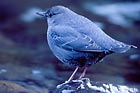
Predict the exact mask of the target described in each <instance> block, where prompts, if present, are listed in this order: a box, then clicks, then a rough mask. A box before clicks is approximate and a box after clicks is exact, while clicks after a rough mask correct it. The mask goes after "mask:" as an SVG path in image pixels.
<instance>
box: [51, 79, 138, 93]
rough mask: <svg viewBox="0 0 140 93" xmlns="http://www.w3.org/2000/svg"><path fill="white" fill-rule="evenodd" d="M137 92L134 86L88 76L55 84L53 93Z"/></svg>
mask: <svg viewBox="0 0 140 93" xmlns="http://www.w3.org/2000/svg"><path fill="white" fill-rule="evenodd" d="M98 92H99V93H139V89H138V88H136V87H129V86H126V85H115V84H106V83H99V82H93V81H90V80H89V79H88V78H83V79H80V80H72V81H71V82H68V83H67V82H66V83H63V84H60V85H58V86H57V89H56V90H55V92H54V93H98Z"/></svg>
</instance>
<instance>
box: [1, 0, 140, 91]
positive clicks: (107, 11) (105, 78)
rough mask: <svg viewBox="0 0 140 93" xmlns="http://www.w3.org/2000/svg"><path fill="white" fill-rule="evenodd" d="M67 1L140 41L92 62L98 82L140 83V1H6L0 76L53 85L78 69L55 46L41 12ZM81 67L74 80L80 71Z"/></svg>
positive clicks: (118, 34)
mask: <svg viewBox="0 0 140 93" xmlns="http://www.w3.org/2000/svg"><path fill="white" fill-rule="evenodd" d="M55 5H63V6H66V7H68V8H70V9H71V10H73V11H75V12H76V13H78V14H80V15H83V16H86V17H87V18H89V19H90V20H92V21H93V22H95V23H96V24H97V25H98V26H99V27H101V28H102V29H103V30H104V31H105V32H106V33H107V34H108V35H110V36H111V37H113V38H115V39H117V40H120V41H122V42H125V43H127V44H133V45H136V46H137V47H138V48H137V49H131V50H129V51H128V52H126V53H124V54H112V55H110V56H107V57H106V58H105V59H104V61H103V62H101V63H98V64H96V65H93V66H92V67H90V68H89V69H88V71H87V74H86V77H88V78H90V79H91V80H92V81H95V82H104V83H112V84H128V85H136V86H138V85H139V84H140V49H139V48H140V0H3V1H2V2H1V3H0V80H7V81H13V82H17V83H19V84H22V85H26V86H28V85H31V86H36V87H44V88H47V89H49V90H52V89H54V88H55V87H56V85H58V84H60V83H63V82H64V81H65V80H67V79H68V78H69V76H70V75H71V73H72V72H73V71H74V69H75V68H74V67H68V66H65V65H64V64H63V63H61V62H60V61H59V60H58V59H57V58H56V57H55V56H54V55H53V54H52V52H51V51H50V49H49V47H48V44H47V39H46V32H47V22H46V20H45V19H44V18H41V17H40V16H38V15H36V12H38V11H46V10H47V9H48V8H50V7H52V6H55ZM82 71H83V69H82V68H81V69H80V70H79V71H78V73H77V74H76V76H75V79H76V78H78V76H79V75H80V74H81V72H82Z"/></svg>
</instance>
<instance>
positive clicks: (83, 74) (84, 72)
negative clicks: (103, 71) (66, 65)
mask: <svg viewBox="0 0 140 93" xmlns="http://www.w3.org/2000/svg"><path fill="white" fill-rule="evenodd" d="M86 71H87V67H85V69H84V71H83V73H82V74H81V76H80V77H79V79H82V78H83V77H84V76H85V74H86Z"/></svg>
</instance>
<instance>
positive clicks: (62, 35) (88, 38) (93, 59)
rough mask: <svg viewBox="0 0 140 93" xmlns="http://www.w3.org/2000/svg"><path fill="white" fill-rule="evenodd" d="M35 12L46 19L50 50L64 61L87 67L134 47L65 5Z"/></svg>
mask: <svg viewBox="0 0 140 93" xmlns="http://www.w3.org/2000/svg"><path fill="white" fill-rule="evenodd" d="M38 14H39V15H42V16H45V17H46V18H47V22H48V31H47V40H48V44H49V47H50V49H51V50H52V52H53V53H54V55H55V56H56V57H57V58H58V59H59V60H61V61H62V62H63V63H65V64H69V65H74V66H80V67H83V66H90V65H91V64H93V63H97V62H99V61H100V60H101V59H103V58H104V57H105V56H106V55H109V54H112V53H124V52H126V51H127V50H129V49H130V48H136V47H135V46H133V45H128V44H124V43H122V42H120V41H117V40H115V39H113V38H111V37H110V36H108V35H107V34H105V33H104V32H103V31H102V30H101V29H100V28H99V27H98V26H96V24H94V23H93V22H92V21H90V20H89V19H87V18H85V17H84V16H81V15H78V14H76V13H75V12H73V11H71V10H70V9H68V8H66V7H64V6H54V7H52V8H50V9H49V10H48V11H47V12H45V13H38Z"/></svg>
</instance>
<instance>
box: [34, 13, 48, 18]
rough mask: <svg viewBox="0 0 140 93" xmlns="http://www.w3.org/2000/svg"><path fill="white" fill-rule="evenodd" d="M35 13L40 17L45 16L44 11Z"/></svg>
mask: <svg viewBox="0 0 140 93" xmlns="http://www.w3.org/2000/svg"><path fill="white" fill-rule="evenodd" d="M36 14H38V15H40V16H42V17H45V16H46V12H36Z"/></svg>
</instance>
